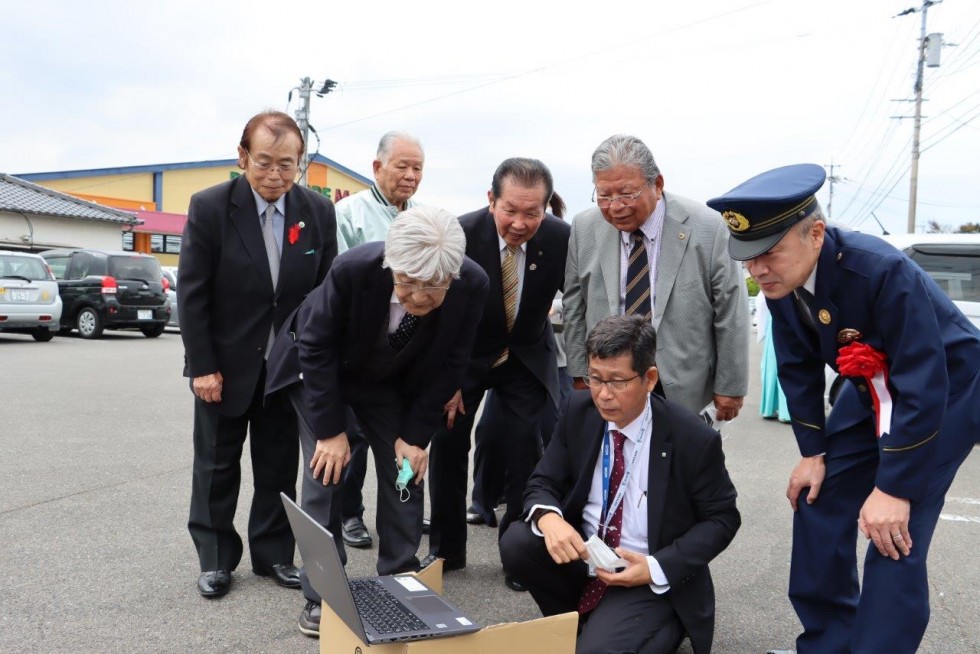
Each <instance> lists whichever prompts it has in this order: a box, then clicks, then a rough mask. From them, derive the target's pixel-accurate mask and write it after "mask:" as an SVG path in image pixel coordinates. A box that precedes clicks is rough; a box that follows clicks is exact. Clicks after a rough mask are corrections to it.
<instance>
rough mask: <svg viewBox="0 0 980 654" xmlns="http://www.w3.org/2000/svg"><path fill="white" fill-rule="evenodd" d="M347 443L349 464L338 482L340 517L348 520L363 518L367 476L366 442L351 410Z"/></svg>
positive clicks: (349, 410)
mask: <svg viewBox="0 0 980 654" xmlns="http://www.w3.org/2000/svg"><path fill="white" fill-rule="evenodd" d="M347 441H348V442H349V443H350V463H348V464H347V467H345V468H344V476H343V477H342V478H341V480H340V486H341V488H343V490H344V492H343V499H342V500H341V501H342V503H343V505H342V506H341V509H340V515H341V517H342V518H343V519H344V520H347V519H348V518H362V517H364V495H363V493H362V489H363V488H364V477H365V476H366V475H367V455H368V442H367V439H366V438H365V437H364V430H362V429H361V424H360V423H359V422H358V421H357V418H356V417H355V416H354V412H353V411H352V410H351V409H349V408H348V409H347Z"/></svg>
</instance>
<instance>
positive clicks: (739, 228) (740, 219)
mask: <svg viewBox="0 0 980 654" xmlns="http://www.w3.org/2000/svg"><path fill="white" fill-rule="evenodd" d="M721 217H722V218H724V219H725V222H727V223H728V227H729V229H731V230H732V231H733V232H744V231H745V230H747V229H748V228H749V219H748V218H746V217H745V216H743V215H742V214H740V213H739V212H737V211H725V212H723V213H722V214H721Z"/></svg>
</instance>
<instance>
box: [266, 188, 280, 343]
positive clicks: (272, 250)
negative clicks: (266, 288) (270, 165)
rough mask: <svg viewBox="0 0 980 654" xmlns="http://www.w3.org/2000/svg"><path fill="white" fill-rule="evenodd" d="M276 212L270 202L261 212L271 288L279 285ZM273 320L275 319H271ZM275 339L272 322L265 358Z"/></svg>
mask: <svg viewBox="0 0 980 654" xmlns="http://www.w3.org/2000/svg"><path fill="white" fill-rule="evenodd" d="M275 214H276V207H275V205H273V204H270V205H269V206H268V207H266V209H265V213H264V214H262V240H263V241H264V242H265V255H266V256H267V257H268V258H269V274H270V275H272V290H273V292H274V291H275V290H276V287H278V286H279V256H280V255H279V244H278V243H277V242H276V234H275V232H274V231H273V228H272V217H273V216H274V215H275ZM273 320H275V319H273ZM275 339H276V325H275V322H273V324H272V326H271V327H269V340H268V342H267V343H266V347H265V358H266V359H268V358H269V351H270V350H271V349H272V342H273V341H274V340H275Z"/></svg>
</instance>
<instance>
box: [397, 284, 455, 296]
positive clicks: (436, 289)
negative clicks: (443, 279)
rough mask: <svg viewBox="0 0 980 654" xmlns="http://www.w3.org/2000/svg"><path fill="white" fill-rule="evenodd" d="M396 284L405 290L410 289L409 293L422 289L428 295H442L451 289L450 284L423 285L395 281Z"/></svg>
mask: <svg viewBox="0 0 980 654" xmlns="http://www.w3.org/2000/svg"><path fill="white" fill-rule="evenodd" d="M395 286H397V287H398V288H400V289H402V290H403V291H408V292H409V293H415V292H417V291H421V292H422V293H425V294H427V295H440V294H442V293H445V292H446V291H448V290H449V284H446V285H445V286H421V285H420V284H413V283H412V282H395Z"/></svg>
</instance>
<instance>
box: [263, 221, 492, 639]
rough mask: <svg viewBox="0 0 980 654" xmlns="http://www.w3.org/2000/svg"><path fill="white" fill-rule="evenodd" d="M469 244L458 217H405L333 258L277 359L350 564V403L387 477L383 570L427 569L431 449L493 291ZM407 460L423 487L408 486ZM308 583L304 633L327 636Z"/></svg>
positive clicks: (381, 507)
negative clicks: (403, 479)
mask: <svg viewBox="0 0 980 654" xmlns="http://www.w3.org/2000/svg"><path fill="white" fill-rule="evenodd" d="M465 248H466V238H465V236H464V234H463V230H462V228H461V227H460V225H459V222H458V221H457V220H456V218H455V217H454V216H453V215H452V214H450V213H448V212H446V211H444V210H442V209H436V208H433V207H414V208H412V209H409V210H408V211H405V212H403V213H402V214H401V215H400V216H399V217H398V220H396V221H395V222H394V223H393V224H392V226H391V228H390V230H389V231H388V237H387V239H386V240H385V241H384V242H383V243H381V242H372V243H365V244H364V245H359V246H357V247H355V248H352V249H350V250H348V251H347V252H344V253H343V254H341V255H340V256H338V257H337V258H336V259H334V262H333V266H332V267H331V269H330V272H329V273H328V275H327V278H326V279H325V280H324V282H323V284H322V285H321V286H320V287H319V288H317V289H316V290H315V291H313V292H312V293H310V295H309V296H308V297H307V298H306V300H305V301H304V302H303V304H302V305H301V306H300V308H299V309H298V310H297V312H296V314H295V315H294V316H293V318H292V319H291V320H290V321H289V322H287V328H286V329H283V330H282V332H281V333H280V334H279V337H278V338H277V339H276V343H275V345H274V346H273V348H272V351H271V353H270V355H269V362H268V370H269V380H268V384H267V387H266V390H267V392H269V393H271V392H273V391H275V390H278V389H280V388H287V387H289V388H290V396H291V398H292V400H293V404H294V406H295V407H296V410H297V413H298V415H299V423H300V442H301V445H302V448H303V460H304V461H305V462H306V464H307V465H304V466H303V495H302V498H303V499H302V507H303V509H304V510H305V511H306V512H307V513H309V514H310V515H311V516H313V518H314V519H315V520H318V521H319V522H320V523H321V524H323V525H325V526H326V527H327V529H328V530H330V532H331V533H332V534H334V541H335V542H336V544H337V549H338V550H339V551H340V556H341V559H342V560H344V561H345V562H346V552H345V550H344V543H343V539H342V538H341V525H340V504H341V503H340V497H339V486H338V484H339V482H340V479H341V474H342V472H343V467H344V466H345V465H346V463H347V461H348V460H349V458H350V447H349V445H348V442H347V434H346V433H345V432H344V429H345V425H346V418H345V406H350V407H351V409H352V410H353V412H354V414H355V416H356V417H357V419H358V420H359V421H360V423H361V425H362V427H363V428H364V432H365V436H366V437H367V440H368V443H369V445H370V447H371V450H372V452H373V453H374V462H375V466H376V471H377V477H378V507H377V531H378V566H377V568H378V574H382V575H386V574H394V573H398V572H405V571H410V570H417V569H418V567H419V560H418V558H417V557H416V552H417V551H418V546H419V541H420V540H421V537H422V510H423V497H424V493H423V484H422V479H423V477H424V476H425V471H426V468H427V466H428V455H427V453H426V451H425V449H426V447H427V446H428V444H429V439H430V438H431V436H432V434H433V433H435V431H436V429H437V428H438V427H439V425H440V423H441V419H442V414H443V406H444V405H445V403H446V402H448V401H449V400H450V399H451V398H452V396H453V394H454V393H455V392H456V389H457V388H459V385H460V383H461V379H462V375H463V372H464V370H465V368H466V366H467V364H468V362H469V353H470V350H471V349H472V346H473V340H474V338H475V334H476V327H477V325H478V324H479V322H480V317H481V315H482V313H483V305H484V299H485V297H486V294H487V286H488V280H487V276H486V273H484V272H483V270H482V269H481V268H480V267H479V266H478V265H476V264H475V263H473V262H472V261H471V260H470V259H468V258H467V257H466V256H464V251H465ZM404 461H407V462H408V464H409V466H410V467H411V470H412V475H413V480H412V482H409V483H408V485H407V486H404V487H403V488H401V489H398V488H396V479H397V476H398V473H399V470H401V469H402V465H403V462H404ZM413 482H414V483H413ZM300 581H301V582H302V586H303V592H304V594H305V596H306V599H307V604H306V608H305V609H304V610H303V613H302V615H301V616H300V631H302V632H303V633H305V634H307V635H310V636H318V635H319V621H320V601H321V598H320V596H319V595H318V594H317V593H316V591H315V590H313V588H312V587H311V586H310V584H309V580H308V578H307V575H306V572H305V570H302V571H301V573H300Z"/></svg>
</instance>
